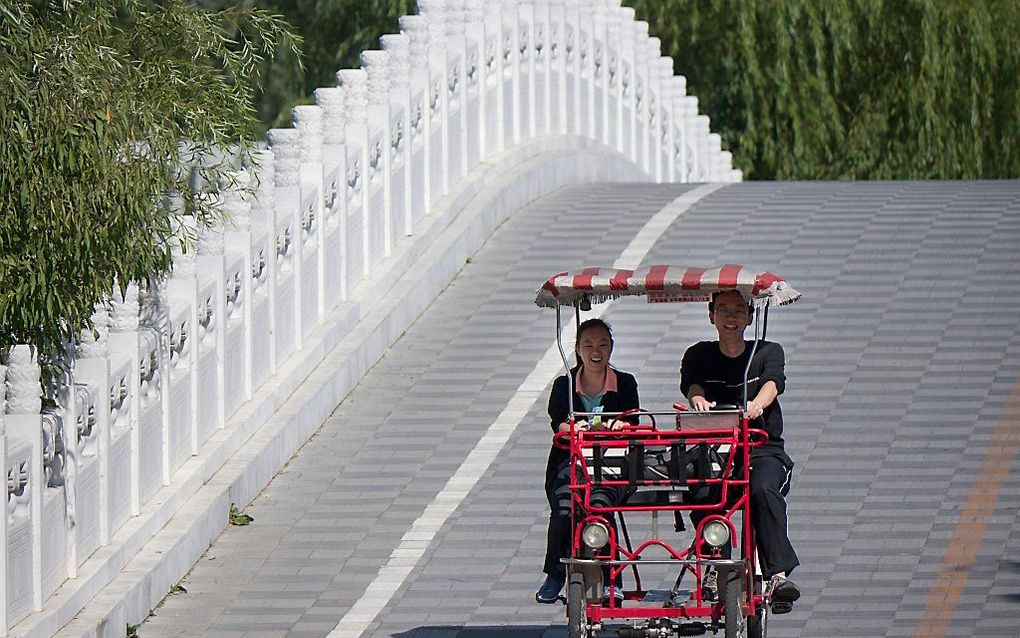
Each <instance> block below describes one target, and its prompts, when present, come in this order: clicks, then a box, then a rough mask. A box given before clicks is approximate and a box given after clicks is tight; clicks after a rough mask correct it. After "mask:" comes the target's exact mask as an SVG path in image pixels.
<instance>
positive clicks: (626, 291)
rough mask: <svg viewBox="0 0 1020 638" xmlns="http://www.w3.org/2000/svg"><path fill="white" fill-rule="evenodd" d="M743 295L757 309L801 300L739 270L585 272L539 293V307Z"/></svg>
mask: <svg viewBox="0 0 1020 638" xmlns="http://www.w3.org/2000/svg"><path fill="white" fill-rule="evenodd" d="M723 290H739V291H740V292H741V293H742V294H743V295H744V298H745V299H747V300H748V301H750V302H751V303H752V304H754V306H755V307H764V306H782V305H786V304H790V303H793V302H794V301H796V300H797V299H799V298H800V293H799V292H797V291H796V290H794V289H793V288H792V287H791V286H790V284H788V283H786V281H785V280H784V279H782V278H780V277H777V276H776V275H773V274H772V273H770V272H756V271H754V270H751V269H749V268H746V267H744V266H740V265H737V264H726V265H724V266H714V267H711V268H685V267H683V266H648V267H646V268H640V269H638V270H616V269H613V268H585V269H583V270H577V271H574V272H561V273H560V274H558V275H554V276H553V277H551V278H549V280H547V281H546V282H545V283H544V284H542V287H541V288H540V289H539V291H538V296H537V297H536V298H535V303H536V304H538V305H539V306H542V307H545V308H555V307H556V306H572V305H574V304H576V303H578V302H579V301H581V300H582V299H585V298H587V300H588V301H589V302H591V303H597V302H600V301H607V300H609V299H615V298H617V297H624V296H627V295H648V300H649V301H709V300H710V299H711V298H712V293H715V292H719V291H723Z"/></svg>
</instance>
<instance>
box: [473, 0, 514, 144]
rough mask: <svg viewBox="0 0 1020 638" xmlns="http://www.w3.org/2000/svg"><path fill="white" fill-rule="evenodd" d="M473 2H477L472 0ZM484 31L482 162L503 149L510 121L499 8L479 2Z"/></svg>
mask: <svg viewBox="0 0 1020 638" xmlns="http://www.w3.org/2000/svg"><path fill="white" fill-rule="evenodd" d="M475 1H476V2H477V1H478V0H475ZM481 5H482V10H483V20H484V29H485V47H484V52H483V66H482V68H483V71H484V75H483V80H484V83H485V84H484V86H483V87H482V99H483V100H484V106H483V111H484V118H485V149H484V151H483V154H482V157H483V159H484V158H486V157H489V156H492V155H495V154H496V153H499V152H500V151H502V150H503V149H504V148H505V147H506V127H505V126H504V120H505V119H506V118H509V117H510V114H509V113H507V111H506V108H505V100H506V97H505V95H504V91H505V82H504V80H505V74H504V57H503V34H504V31H503V5H502V4H501V3H499V2H484V1H483V2H481Z"/></svg>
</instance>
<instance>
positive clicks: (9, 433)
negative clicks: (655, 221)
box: [0, 0, 741, 635]
mask: <svg viewBox="0 0 1020 638" xmlns="http://www.w3.org/2000/svg"><path fill="white" fill-rule="evenodd" d="M419 7H420V15H412V16H404V17H402V18H401V19H400V21H399V24H400V33H397V34H387V35H384V36H383V37H382V38H381V40H380V47H379V48H378V50H371V51H365V52H363V53H362V55H361V64H362V68H361V69H343V70H340V71H339V72H338V73H337V75H336V78H337V82H336V86H332V87H323V88H320V89H318V90H316V91H315V93H314V104H310V105H305V106H298V107H296V108H295V109H294V111H293V126H292V127H288V128H279V129H273V130H271V131H270V132H269V133H268V135H267V142H268V143H267V145H266V148H265V149H264V150H260V151H258V152H256V153H255V156H254V158H253V162H252V164H251V165H250V166H246V167H244V168H243V170H239V171H238V172H237V173H235V174H233V175H232V177H233V179H231V180H230V183H229V184H226V185H224V186H223V187H222V188H221V189H220V192H219V193H218V194H217V197H218V200H219V202H220V203H221V204H222V207H223V209H224V210H225V212H226V213H227V221H225V222H224V223H223V224H218V225H216V226H215V227H213V228H208V229H203V230H202V231H201V232H200V233H198V245H197V250H190V251H188V252H181V251H177V252H176V253H175V261H174V269H173V274H172V276H171V277H169V278H168V279H167V280H166V281H164V282H153V283H151V284H149V285H147V286H143V287H142V288H141V289H139V287H138V286H136V285H134V284H132V285H131V286H128V287H127V293H126V295H123V296H122V295H121V294H120V291H119V290H118V291H113V292H111V294H110V295H109V300H108V301H107V302H105V303H103V304H101V305H100V306H99V307H98V308H97V309H96V313H95V315H94V317H93V319H94V323H95V326H96V330H95V332H94V333H93V332H91V331H90V332H88V333H87V334H84V335H82V340H81V343H80V344H78V346H77V355H76V358H75V360H74V361H73V365H72V367H71V370H70V371H69V376H68V379H67V380H66V384H65V387H61V388H57V390H56V391H55V392H53V393H51V395H52V396H54V397H56V399H55V403H56V405H55V406H51V407H48V408H47V409H45V410H44V409H43V406H42V405H41V402H40V396H41V394H42V390H41V387H40V381H39V366H38V363H37V362H36V359H35V354H34V353H33V352H32V351H31V349H30V348H28V347H27V346H18V347H16V348H15V349H14V350H13V351H12V352H10V353H9V354H8V355H7V356H6V357H5V358H4V361H5V363H6V364H7V366H6V368H4V367H3V366H0V372H2V373H3V375H2V376H0V380H3V381H4V383H2V384H0V400H2V405H3V409H0V426H2V427H0V452H2V454H0V457H2V458H3V460H4V472H5V474H6V476H7V494H8V499H7V512H6V516H4V517H3V524H2V525H0V536H2V537H3V539H4V543H5V547H6V551H5V554H4V560H3V563H2V564H3V574H2V577H0V587H2V592H3V596H2V601H0V635H8V632H11V631H13V633H17V631H16V630H15V629H14V628H15V627H16V626H17V625H18V623H19V621H22V620H24V619H25V618H26V617H28V616H29V615H31V614H33V612H40V611H41V610H42V609H43V605H44V603H45V602H46V600H47V599H48V598H49V597H50V596H52V595H53V594H54V592H56V591H57V590H58V588H59V587H60V586H61V584H62V583H63V582H64V581H65V580H66V579H68V578H76V577H77V576H78V573H79V570H80V569H81V568H82V567H83V565H85V563H86V562H87V561H89V560H100V559H97V558H94V557H97V556H100V554H97V553H96V552H97V550H98V549H99V548H101V547H103V546H106V545H109V544H111V543H117V542H119V541H118V540H117V539H118V538H119V537H118V532H119V531H120V530H121V529H122V528H123V526H124V524H125V522H127V521H128V520H129V519H130V518H131V517H133V516H139V515H145V512H146V511H147V506H148V505H149V504H150V503H151V502H152V501H153V499H154V497H155V496H156V495H157V493H159V491H160V490H161V489H163V488H166V489H172V487H173V486H174V485H176V484H177V483H178V481H180V480H181V479H180V477H181V476H182V474H181V473H182V472H184V471H185V470H186V468H187V466H188V461H189V459H192V458H195V457H198V458H201V457H202V454H203V451H204V450H206V449H207V447H208V446H209V445H210V441H211V440H213V439H214V438H215V437H216V434H217V432H218V431H220V430H222V429H223V428H230V427H232V421H231V420H232V417H234V415H235V414H237V413H238V411H239V410H243V409H244V407H245V406H246V405H247V404H248V402H249V400H251V399H252V398H253V397H254V396H256V395H257V394H258V393H259V392H260V389H263V388H265V387H267V386H266V384H272V383H274V380H275V379H276V378H277V377H275V376H274V375H276V374H277V372H278V371H279V370H280V369H281V368H284V367H286V366H287V365H288V362H289V361H290V360H291V359H292V358H293V357H294V356H295V355H296V354H298V353H300V352H302V349H303V348H304V347H305V344H306V343H308V342H309V341H310V339H311V336H312V335H313V333H315V332H316V331H317V330H322V329H324V328H327V329H328V328H329V327H330V326H331V325H332V324H331V323H330V317H331V315H334V314H335V312H336V311H337V309H342V308H344V304H346V303H348V302H349V300H351V299H352V298H354V297H356V296H357V293H358V291H359V290H360V289H359V286H361V287H364V286H363V285H364V284H366V282H367V281H369V280H371V279H372V275H373V273H374V272H375V271H376V270H377V269H378V268H379V267H380V264H383V263H389V262H387V260H392V259H395V258H400V257H401V255H402V254H403V253H402V251H403V250H404V246H405V245H406V244H407V242H408V241H410V238H413V237H414V236H415V235H416V233H417V232H418V229H419V228H420V227H421V225H422V224H424V223H426V222H427V221H428V217H429V215H430V213H431V211H433V210H434V209H435V208H436V207H437V204H439V203H441V202H442V201H443V200H444V197H447V196H448V195H450V194H451V192H453V191H454V189H455V187H459V186H461V185H463V184H465V183H470V182H469V180H471V179H472V177H471V176H472V174H473V173H474V172H476V171H478V170H481V169H482V168H484V166H485V165H486V163H487V162H491V161H492V160H493V159H494V158H498V157H500V156H501V154H505V153H507V152H511V151H512V150H513V149H514V148H515V147H519V145H522V144H524V143H528V142H532V141H534V140H538V139H541V138H564V139H567V138H574V139H585V140H589V141H588V142H586V143H587V144H598V145H601V146H600V148H604V149H605V150H606V151H607V152H613V153H616V154H617V155H618V156H620V157H622V158H625V159H626V160H628V161H629V162H631V163H632V164H633V165H634V166H635V167H637V168H638V169H640V171H641V172H643V173H644V174H645V175H647V176H648V177H649V178H650V179H653V180H656V181H662V182H669V181H680V182H684V181H692V182H699V181H735V180H739V179H740V178H741V175H740V172H739V171H737V170H734V169H733V167H732V158H731V156H730V154H729V153H728V152H726V151H723V150H722V148H721V140H720V138H719V136H718V135H717V134H714V133H712V132H711V130H710V121H709V118H708V116H706V115H699V113H698V100H697V98H695V97H693V96H688V95H687V91H686V81H685V80H684V78H683V77H680V76H675V75H674V72H673V61H672V60H671V59H670V58H668V57H664V56H662V55H661V51H660V43H659V40H658V39H657V38H654V37H649V34H648V24H647V23H645V22H642V21H637V20H635V15H634V11H633V9H630V8H627V7H622V6H620V1H619V0H597V1H595V2H582V1H581V0H531V1H528V0H502V1H484V0H419ZM177 206H179V203H178V204H177ZM185 224H187V222H185ZM185 228H187V226H186V225H185V226H183V227H182V229H181V231H182V232H184V230H185ZM192 230H194V228H192ZM408 263H411V262H408ZM90 557H92V558H90ZM93 571H95V570H93ZM99 571H100V572H101V570H99Z"/></svg>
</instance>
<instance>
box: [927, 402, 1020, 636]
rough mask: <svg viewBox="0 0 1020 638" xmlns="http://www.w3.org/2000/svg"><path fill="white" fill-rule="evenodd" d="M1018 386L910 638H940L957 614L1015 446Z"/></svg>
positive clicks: (1019, 439) (1019, 419)
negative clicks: (912, 637) (912, 635)
mask: <svg viewBox="0 0 1020 638" xmlns="http://www.w3.org/2000/svg"><path fill="white" fill-rule="evenodd" d="M1018 424H1020V383H1017V384H1016V385H1015V386H1013V391H1012V392H1011V393H1010V395H1009V398H1008V399H1006V405H1005V406H1003V409H1002V415H1001V416H999V421H998V422H997V423H996V425H995V431H994V432H993V433H992V438H991V440H989V441H988V447H987V448H986V450H985V457H984V460H982V462H981V467H980V469H979V470H978V473H977V476H976V477H975V478H974V483H973V484H972V485H971V486H970V491H969V492H968V493H967V500H966V501H965V502H964V505H963V509H962V510H961V511H960V520H959V521H958V522H957V523H956V527H955V528H953V535H952V537H951V538H950V539H949V545H948V546H947V547H946V553H945V554H944V556H943V558H942V567H941V568H940V569H939V574H938V577H937V578H936V580H935V582H934V583H933V584H932V586H931V589H929V590H928V601H927V602H926V603H925V605H924V613H923V614H922V616H921V617H920V618H919V619H918V621H917V624H916V625H915V626H914V638H942V637H943V636H945V635H946V630H947V629H948V628H949V624H950V623H951V622H952V620H953V617H954V616H955V615H956V607H957V605H958V604H959V603H960V597H961V596H962V595H963V590H964V587H966V585H967V578H968V577H969V576H970V568H971V567H972V566H973V565H974V559H975V557H976V556H977V553H978V551H979V550H980V549H981V545H982V544H983V543H984V539H985V531H986V528H987V523H988V520H989V519H990V518H991V517H992V515H993V514H994V513H995V506H996V505H997V504H998V502H999V494H1000V493H1001V492H1002V484H1003V482H1004V481H1005V480H1006V477H1007V476H1008V475H1009V472H1010V467H1011V466H1012V464H1013V457H1014V456H1015V455H1016V450H1017V447H1018V445H1020V427H1018Z"/></svg>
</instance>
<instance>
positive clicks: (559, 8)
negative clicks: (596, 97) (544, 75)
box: [549, 0, 574, 135]
mask: <svg viewBox="0 0 1020 638" xmlns="http://www.w3.org/2000/svg"><path fill="white" fill-rule="evenodd" d="M566 5H567V2H566V0H553V1H552V2H551V3H550V5H549V70H550V74H551V76H550V86H551V87H552V94H553V101H552V121H553V125H552V127H551V128H550V131H549V132H550V133H552V134H554V135H562V134H564V133H568V132H570V119H569V113H570V111H571V110H572V109H573V105H574V99H573V96H572V95H571V91H572V88H571V87H569V86H568V77H569V74H571V73H572V72H573V69H571V68H570V66H571V65H572V64H573V61H572V60H570V59H568V54H567V49H568V46H569V47H572V46H573V44H572V43H568V40H569V39H570V35H569V34H568V31H567V23H566V19H567V6H566Z"/></svg>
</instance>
